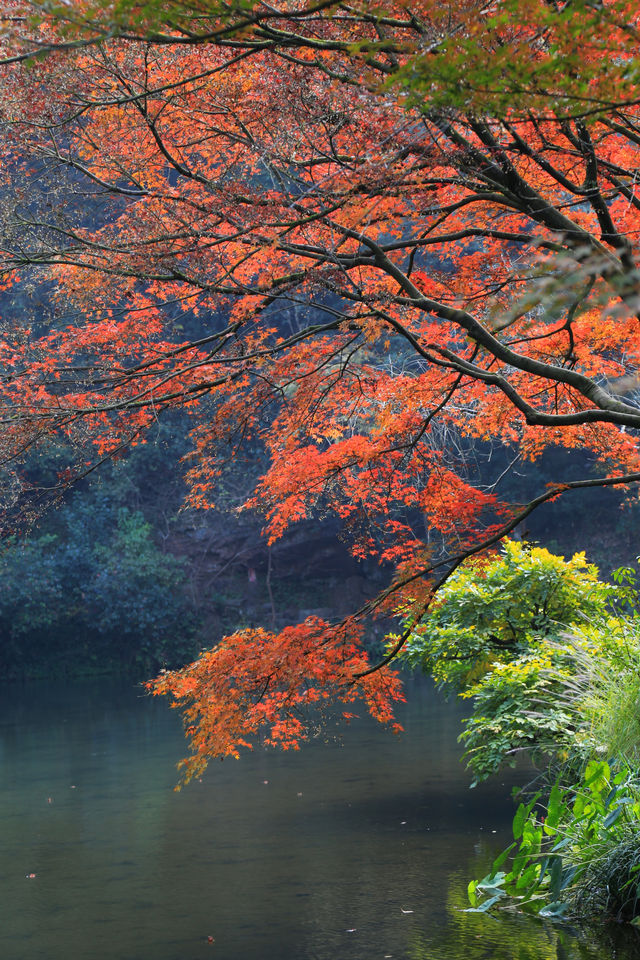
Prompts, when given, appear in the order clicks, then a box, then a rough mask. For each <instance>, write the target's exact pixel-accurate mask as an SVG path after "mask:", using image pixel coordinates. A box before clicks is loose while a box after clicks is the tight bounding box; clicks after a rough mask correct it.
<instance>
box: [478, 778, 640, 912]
mask: <svg viewBox="0 0 640 960" xmlns="http://www.w3.org/2000/svg"><path fill="white" fill-rule="evenodd" d="M539 799H540V795H539V794H536V795H535V796H534V797H533V799H531V800H530V801H529V802H528V803H527V804H524V803H522V804H520V806H519V807H518V810H517V812H516V815H515V817H514V821H513V837H514V842H513V844H512V845H511V846H510V847H508V848H507V849H506V850H505V851H503V853H502V854H500V856H499V857H498V858H497V859H496V860H495V861H494V864H493V867H492V869H491V871H490V873H489V874H487V876H485V877H483V878H482V879H481V880H477V881H476V880H473V881H471V883H470V884H469V890H468V892H469V900H470V901H471V904H472V906H473V907H474V908H475V909H478V910H481V911H483V912H484V911H486V910H489V909H490V908H491V907H493V906H505V905H507V904H509V905H511V906H517V908H518V909H520V910H523V911H525V912H528V913H534V914H537V915H538V916H541V917H555V918H558V917H563V916H565V915H569V914H571V915H573V916H583V917H592V916H594V915H601V916H604V915H606V916H610V917H612V918H613V919H615V920H616V921H618V922H622V921H627V922H631V923H634V924H635V925H640V779H639V776H638V771H637V769H636V770H631V769H630V768H629V767H628V766H627V765H626V764H619V765H618V768H617V769H613V770H612V768H611V766H610V765H609V763H608V762H607V761H606V760H596V759H593V760H590V761H589V762H588V763H587V765H586V767H585V768H584V771H583V774H582V777H581V779H580V781H579V782H578V784H577V785H575V786H570V787H568V786H566V787H561V786H560V785H559V783H558V782H556V783H555V784H554V785H553V787H552V789H551V792H550V795H549V798H548V800H547V802H546V805H545V808H544V813H542V812H541V811H540V810H538V809H536V805H537V803H538V801H539ZM512 852H513V853H514V855H513V859H512V861H511V863H510V865H509V866H508V867H507V868H506V869H505V870H502V869H501V868H502V866H503V865H504V864H505V862H506V861H507V858H508V857H509V854H511V853H512Z"/></svg>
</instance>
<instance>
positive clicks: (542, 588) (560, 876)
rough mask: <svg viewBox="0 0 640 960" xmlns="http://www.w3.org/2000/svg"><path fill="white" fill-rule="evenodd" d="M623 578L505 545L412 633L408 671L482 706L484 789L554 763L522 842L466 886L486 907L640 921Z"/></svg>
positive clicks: (459, 579)
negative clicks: (505, 769) (488, 782)
mask: <svg viewBox="0 0 640 960" xmlns="http://www.w3.org/2000/svg"><path fill="white" fill-rule="evenodd" d="M614 580H615V583H614V584H605V583H602V582H601V581H600V580H599V579H598V571H597V569H596V568H595V567H593V566H592V565H590V564H588V563H587V562H586V560H585V557H584V555H580V554H578V555H576V556H574V557H573V558H572V559H571V560H569V561H565V560H564V559H563V558H562V557H557V556H553V555H552V554H550V553H549V552H548V551H547V550H544V549H541V548H538V547H532V546H529V545H526V544H523V543H519V542H507V543H505V544H504V546H503V549H502V552H501V554H500V555H498V556H494V557H493V558H489V559H484V560H482V561H480V560H476V561H473V562H469V563H467V564H466V565H465V566H463V567H461V568H459V569H458V570H456V571H455V572H454V573H453V574H452V576H451V578H450V580H449V582H448V583H447V585H446V588H445V589H444V590H443V591H442V592H441V594H440V595H439V597H438V599H437V601H436V603H435V604H434V606H433V608H432V610H431V612H430V615H429V617H428V618H426V619H425V620H424V621H423V622H422V623H421V624H420V625H419V627H418V628H417V629H416V630H415V631H414V633H413V635H412V636H411V639H410V642H409V644H408V649H407V653H406V656H407V659H408V661H409V663H411V664H412V665H413V666H421V667H423V669H426V670H428V671H429V672H431V673H432V674H433V675H434V677H435V678H436V680H437V681H438V683H439V684H440V685H441V686H443V687H444V688H445V689H448V690H453V691H455V692H457V693H458V694H459V695H460V696H462V697H465V698H469V699H470V700H471V702H472V712H471V715H470V717H469V718H468V719H467V721H466V728H465V730H464V732H463V733H462V735H461V738H460V739H461V740H462V741H463V742H464V743H465V746H466V753H465V756H466V759H467V761H468V764H469V766H470V767H471V768H472V769H473V771H474V773H475V775H476V778H477V779H483V778H485V777H487V776H488V775H490V774H491V773H494V772H495V771H496V770H497V769H499V767H500V766H501V764H503V763H509V762H511V763H513V761H514V759H515V757H516V756H517V754H518V753H520V752H523V751H525V752H527V753H528V754H529V755H530V756H531V757H532V758H533V759H537V760H538V761H542V762H543V771H544V772H543V780H544V781H545V782H546V783H547V790H548V796H547V797H546V798H545V797H543V796H542V795H541V794H540V793H537V794H536V795H535V796H534V797H533V798H532V799H531V800H530V801H529V802H528V803H526V804H525V803H522V804H521V805H520V807H519V808H518V811H517V813H516V816H515V819H514V825H513V832H514V843H513V844H512V845H511V847H509V848H508V849H507V850H505V851H504V852H503V853H502V854H501V855H500V856H499V857H498V858H497V859H496V861H495V862H494V864H493V867H492V869H491V871H490V872H489V874H487V876H485V877H484V878H482V879H481V880H478V881H472V883H471V884H470V885H469V898H470V900H471V903H472V908H473V909H475V910H479V911H486V910H489V909H491V908H493V907H503V906H512V907H513V906H515V907H517V908H518V909H522V910H525V911H527V912H530V913H536V914H539V915H540V916H545V917H561V916H564V915H568V914H571V915H574V916H578V915H586V916H590V915H594V914H595V915H599V914H600V915H601V914H607V915H609V916H612V917H614V918H615V919H617V920H624V921H632V922H635V918H636V917H637V916H638V915H639V914H640V720H639V713H638V703H639V702H640V701H639V694H640V679H639V678H640V669H639V668H640V623H639V621H638V617H637V614H636V589H635V574H634V573H633V571H632V570H629V569H627V570H625V569H622V570H619V571H616V573H615V575H614ZM456 645H457V646H456ZM607 758H610V759H609V760H607ZM543 811H544V812H543ZM510 855H511V858H512V859H511V861H510V863H508V864H507V861H508V859H509V857H510Z"/></svg>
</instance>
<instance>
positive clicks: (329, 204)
mask: <svg viewBox="0 0 640 960" xmlns="http://www.w3.org/2000/svg"><path fill="white" fill-rule="evenodd" d="M638 17H639V13H638V10H637V9H636V5H635V4H632V3H628V2H624V3H620V2H605V3H602V4H597V5H594V4H592V3H587V2H583V0H576V2H568V3H566V4H562V3H558V2H556V0H549V2H543V0H497V2H496V3H493V4H491V5H489V6H487V5H484V4H478V3H476V2H474V0H465V2H463V3H456V4H448V3H444V2H442V0H416V2H415V3H412V2H398V3H394V2H390V0H384V2H380V3H379V4H377V5H376V6H374V7H371V6H370V5H369V4H366V3H355V4H345V3H328V2H322V0H320V2H318V3H313V2H309V3H304V2H303V3H286V2H282V3H281V2H277V3H275V4H263V3H251V2H247V3H246V4H245V3H238V2H234V3H233V4H232V5H227V4H217V3H206V2H202V3H200V2H198V0H196V2H186V3H184V4H183V3H171V4H169V5H165V4H163V5H162V7H161V6H160V5H159V4H157V3H156V2H155V0H152V2H150V3H149V4H145V5H137V4H130V3H98V4H93V3H91V2H87V3H84V2H83V3H74V4H64V5H63V4H60V5H56V4H53V5H51V6H46V7H43V6H42V5H40V4H30V3H22V2H20V0H16V2H5V3H4V4H3V20H2V22H3V25H4V28H3V33H2V47H1V50H0V55H1V56H2V58H3V65H2V68H1V73H0V138H1V140H2V151H3V155H4V158H5V163H4V165H3V170H2V182H1V200H0V202H1V205H2V218H1V220H2V227H1V234H0V269H1V271H2V278H3V284H4V290H5V292H4V293H3V303H4V304H5V312H7V316H9V314H8V311H7V305H8V304H9V302H10V299H11V298H12V297H13V298H15V299H16V300H18V301H19V302H23V300H24V301H25V302H27V303H28V302H29V300H30V298H31V302H35V300H37V296H38V291H40V296H42V297H45V298H46V300H47V301H48V302H49V303H50V304H51V307H50V309H49V311H48V314H47V317H46V319H45V318H44V316H43V314H42V311H40V309H39V308H38V307H37V306H36V307H35V308H34V309H33V310H32V311H31V313H33V315H32V316H29V312H30V311H28V310H25V315H24V317H23V318H21V319H20V320H19V321H17V320H16V319H15V317H11V319H10V320H8V321H7V322H6V323H5V324H4V325H3V327H2V330H1V335H0V364H1V376H0V409H1V414H0V416H1V419H2V432H1V435H0V446H1V451H0V452H1V454H2V460H3V463H4V464H5V474H6V475H5V483H4V489H5V494H4V501H5V503H4V508H5V513H6V514H7V522H9V521H10V519H11V516H12V515H15V512H16V511H18V512H24V511H25V510H27V509H30V508H31V506H33V505H35V504H36V503H37V501H39V500H46V499H47V497H48V495H49V493H50V491H47V490H43V489H42V486H41V485H40V486H38V485H36V484H34V483H32V482H31V481H30V476H31V475H30V473H29V469H28V461H27V466H26V467H25V465H24V461H25V457H27V458H29V457H31V458H32V457H33V456H34V451H37V449H38V445H39V444H41V443H43V442H45V443H47V442H51V439H52V438H56V437H64V440H65V443H66V444H67V448H68V449H71V450H74V451H76V453H75V455H74V456H73V457H71V458H70V461H69V466H68V470H67V472H65V473H64V474H63V475H62V476H61V477H60V478H59V482H60V483H61V484H64V483H67V482H70V481H71V480H72V479H73V477H75V476H77V475H79V474H82V473H83V472H86V471H87V470H90V469H92V468H93V466H94V463H95V461H96V459H97V460H100V459H101V458H105V457H110V456H114V455H118V454H119V453H120V452H121V451H122V450H123V449H125V448H126V447H127V446H129V445H131V444H135V443H139V442H142V441H143V440H144V435H145V431H146V430H147V429H148V428H149V426H150V425H151V424H153V423H155V421H156V419H157V418H158V417H161V416H162V415H163V413H164V412H165V411H167V410H172V409H175V408H181V409H183V410H185V411H186V412H187V413H188V414H189V416H190V417H191V418H192V424H193V426H192V429H191V432H190V439H191V446H192V452H191V454H189V455H188V457H187V471H188V473H187V476H188V480H189V483H190V494H189V499H188V502H189V504H190V505H191V506H193V507H199V508H206V507H207V506H209V505H210V504H211V503H212V502H214V501H215V487H216V482H217V480H218V479H219V477H220V476H221V474H222V472H223V471H224V468H225V463H227V462H228V461H229V460H230V459H235V460H236V461H237V460H238V458H240V457H241V456H242V450H243V448H244V445H246V444H247V443H250V444H254V445H256V444H257V445H260V446H261V447H262V448H263V449H264V451H265V455H266V457H267V459H268V464H267V467H266V469H265V472H264V474H263V476H262V477H261V479H260V480H259V482H258V484H257V486H256V489H255V491H254V494H253V496H251V497H250V498H249V500H248V501H247V507H254V508H258V509H261V510H263V511H264V513H265V531H266V535H267V537H269V538H270V539H271V540H273V539H275V538H277V537H279V536H280V535H281V534H282V532H283V531H284V530H285V529H286V528H287V527H288V526H289V525H291V524H293V523H295V522H296V521H298V520H300V519H301V518H304V517H307V516H309V515H311V514H312V513H313V512H314V511H315V512H319V513H321V514H322V513H329V512H331V513H334V514H337V515H338V516H339V517H340V518H341V520H342V522H343V524H344V528H345V530H346V533H347V536H348V537H349V540H350V543H351V545H352V550H353V552H354V554H355V555H356V556H358V557H372V558H376V559H377V560H378V561H379V562H381V563H382V564H387V565H389V566H390V567H393V569H394V571H395V572H394V574H393V576H392V579H391V582H390V585H389V588H388V589H387V590H385V591H384V592H383V593H382V594H380V595H379V596H377V597H375V598H372V600H371V603H370V604H367V605H366V606H365V607H363V608H362V609H361V610H359V611H356V612H355V613H354V615H353V617H351V618H348V619H347V620H345V621H342V622H341V623H339V624H331V623H328V622H325V621H320V620H309V621H307V622H305V623H303V624H299V625H297V626H292V627H290V628H287V629H286V630H285V631H283V632H281V633H280V634H278V635H272V634H268V633H266V632H264V631H262V630H257V631H247V632H244V633H241V634H237V635H234V636H233V637H231V638H225V639H224V640H223V641H222V642H221V643H219V644H218V645H217V646H216V647H215V648H214V649H213V651H211V652H210V653H208V654H205V655H203V656H202V657H201V658H200V659H199V660H198V661H197V662H196V663H195V664H193V665H192V666H190V667H188V668H186V669H185V671H184V672H182V673H179V674H166V675H164V676H163V678H162V679H161V680H160V681H159V682H158V685H157V686H156V688H155V689H156V690H159V691H162V692H169V693H171V694H173V696H174V697H176V698H177V699H178V700H179V701H182V700H186V701H190V702H191V703H192V708H191V714H190V721H189V722H190V724H191V727H190V729H191V732H192V734H193V738H194V747H195V756H196V760H195V761H194V763H195V768H198V769H199V768H200V766H201V765H202V763H203V762H204V761H205V760H206V757H208V756H210V755H214V754H220V755H225V754H228V753H232V754H233V753H236V752H237V749H238V746H239V745H241V744H242V743H244V742H247V735H248V734H249V733H252V732H256V731H257V730H258V729H259V728H261V727H262V726H263V725H265V724H266V726H267V728H268V730H269V733H268V737H269V738H270V739H271V740H272V741H278V742H282V743H284V744H287V745H293V744H294V743H297V741H298V739H299V737H300V736H301V735H302V734H303V727H302V725H301V722H300V719H299V711H300V710H301V709H302V707H303V706H304V705H305V704H306V703H313V702H318V701H324V700H325V699H326V698H328V697H331V698H337V699H338V700H342V701H344V702H345V703H346V704H350V703H351V702H352V701H353V700H354V698H355V697H357V696H362V697H364V699H365V700H367V702H368V704H369V708H370V709H371V711H372V712H373V713H374V715H376V716H378V717H380V718H381V719H388V718H390V716H391V706H392V703H393V700H394V699H396V698H397V697H399V696H401V693H400V688H399V685H398V681H397V679H396V677H395V675H394V674H393V673H392V671H391V670H390V668H389V666H388V665H389V663H390V662H391V661H392V660H393V658H394V656H395V655H396V654H397V653H398V652H399V650H400V649H401V647H402V645H403V644H404V643H405V641H406V639H407V637H408V636H409V633H410V632H411V629H412V628H413V627H414V626H415V624H416V623H417V622H419V621H420V619H421V617H423V616H424V614H425V612H426V611H427V609H428V607H429V604H430V602H431V599H432V597H433V595H434V592H435V590H436V589H437V588H438V586H439V585H440V584H441V583H442V582H443V581H444V580H446V578H447V577H448V576H449V575H450V573H451V572H452V570H454V569H455V568H456V566H457V565H458V564H459V563H461V562H462V561H463V560H464V559H465V558H466V557H468V556H470V555H472V554H474V553H476V552H480V551H483V550H486V549H489V548H490V547H492V546H493V545H494V544H496V543H497V542H498V541H499V540H500V539H501V538H502V537H503V536H504V535H505V534H507V533H509V532H510V531H512V530H513V529H514V528H515V527H516V526H517V524H518V523H519V522H521V520H522V519H523V518H524V517H526V516H527V515H528V513H530V512H531V511H532V510H533V509H535V508H536V507H537V506H539V505H540V504H541V503H544V502H545V501H547V500H550V499H552V498H554V497H556V496H558V495H560V494H562V493H564V492H566V491H569V490H575V489H580V488H581V487H585V486H603V487H604V486H612V485H618V484H630V483H635V482H637V481H638V480H640V463H639V459H638V449H637V440H636V430H637V428H638V426H640V408H639V406H638V402H637V388H638V385H639V383H640V381H639V380H638V361H639V356H638V354H639V351H640V338H639V336H638V307H639V300H638V264H637V259H638V249H637V245H638V240H637V238H638V229H639V226H640V197H638V196H637V195H636V193H637V191H636V181H637V177H638V172H639V169H640V167H639V158H640V153H639V149H638V147H639V144H640V125H639V124H640V113H639V109H638V93H639V91H640V87H639V85H638V69H639V61H638V58H637V54H636V50H637V41H638ZM194 318H197V329H198V334H197V335H194V336H190V335H189V331H193V330H194V329H195V327H194ZM492 444H503V445H509V447H510V448H511V449H513V450H514V458H516V457H518V458H521V459H535V458H536V457H538V456H539V455H540V454H541V452H543V451H544V450H545V449H546V448H548V447H551V446H553V447H564V448H567V449H580V450H582V451H587V452H588V453H589V456H590V457H591V458H592V460H593V463H594V464H595V465H596V466H597V471H596V474H590V475H589V476H587V477H585V478H584V479H583V480H577V481H576V480H571V481H566V480H565V479H564V478H563V477H562V476H558V478H557V483H554V484H552V485H551V486H550V487H547V488H545V489H543V490H541V491H540V493H539V495H538V496H537V497H536V498H535V499H533V500H532V501H531V502H530V503H528V504H512V503H509V502H506V501H505V500H504V499H502V497H501V494H500V480H501V476H500V475H496V476H494V477H493V479H492V481H491V482H489V483H487V482H486V472H484V471H483V480H482V482H481V481H480V479H479V474H478V471H477V470H476V469H475V468H474V463H475V460H476V458H477V457H480V456H486V457H489V456H490V452H491V446H492ZM90 451H93V453H91V452H90ZM398 607H402V609H403V611H405V613H406V614H407V615H408V622H409V626H408V628H407V631H406V632H405V633H404V634H402V635H401V636H400V637H399V638H398V640H397V641H396V642H395V644H394V645H393V646H392V647H391V648H390V650H389V652H388V654H387V656H386V657H385V658H384V659H383V661H382V662H380V663H372V664H371V663H369V661H368V659H367V657H366V655H365V654H364V653H363V652H362V647H361V641H362V633H363V629H364V623H365V620H366V617H367V616H369V615H371V613H372V612H374V611H376V610H377V611H381V612H383V613H387V614H388V613H389V612H390V611H393V610H395V609H397V608H398Z"/></svg>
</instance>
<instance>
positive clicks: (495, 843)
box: [0, 681, 640, 960]
mask: <svg viewBox="0 0 640 960" xmlns="http://www.w3.org/2000/svg"><path fill="white" fill-rule="evenodd" d="M408 693H409V703H408V704H407V707H406V710H405V711H404V716H403V717H402V719H403V722H404V725H405V729H406V732H405V734H404V735H403V736H402V737H401V738H399V739H397V738H395V737H393V736H392V735H391V734H389V733H388V732H387V731H386V730H384V729H383V728H380V727H378V726H376V725H374V724H372V723H368V722H365V721H362V722H355V723H354V724H353V725H352V726H351V728H349V729H348V730H346V732H345V735H344V739H343V741H342V743H341V742H338V741H330V742H324V741H320V740H318V741H315V742H313V743H311V744H309V745H308V746H307V747H306V748H304V749H303V750H302V751H301V752H300V753H297V754H295V755H287V754H278V753H274V752H268V753H267V752H263V751H256V752H255V753H253V754H248V755H245V756H243V758H242V759H241V760H240V761H225V762H224V763H217V764H214V765H212V767H211V768H210V770H209V771H208V772H207V774H206V775H205V777H204V778H203V781H202V782H195V783H193V784H191V785H190V786H189V787H187V788H186V789H185V790H183V791H182V792H180V793H175V792H174V791H173V789H172V788H173V786H174V784H175V782H176V772H175V767H174V763H175V761H176V760H177V759H179V757H180V756H181V755H182V753H183V752H184V744H183V740H182V734H181V729H180V723H179V718H178V717H177V715H176V714H175V713H174V712H172V711H169V710H168V709H167V707H166V705H165V704H164V703H162V702H157V701H154V700H151V699H149V698H147V697H142V696H140V692H139V690H137V689H136V688H133V687H131V686H130V685H126V684H120V683H113V682H106V681H102V682H100V683H92V684H75V685H67V686H65V685H59V684H58V685H55V686H54V685H46V684H30V685H25V686H10V687H5V688H4V689H3V691H2V707H1V708H0V733H1V741H0V742H1V746H0V768H1V779H0V830H1V838H2V839H1V843H0V921H1V922H0V957H1V958H2V960H85V958H89V960H220V958H224V960H377V958H380V960H383V958H394V960H397V958H407V960H423V958H424V960H427V958H428V960H445V958H446V960H484V958H492V960H502V958H505V960H507V958H508V960H512V958H513V960H516V958H518V960H529V958H530V960H547V958H549V960H577V958H583V957H588V958H597V960H605V958H606V960H609V958H610V957H611V956H613V955H614V954H615V956H617V957H620V958H625V960H626V958H629V960H630V958H632V957H637V956H638V955H639V954H640V940H638V939H636V938H635V936H634V935H633V933H631V934H629V933H628V932H623V931H618V930H613V931H608V930H603V931H602V932H600V931H598V932H596V933H588V934H586V933H583V934H582V935H581V936H575V935H574V934H573V933H572V932H571V931H567V930H565V929H563V928H558V927H553V926H551V925H546V926H545V925H543V924H541V923H538V922H535V921H527V920H521V919H519V918H505V919H500V920H495V919H493V918H491V917H484V916H477V915H471V914H467V913H463V912H461V910H460V909H459V908H460V907H464V906H465V905H466V904H465V902H464V901H465V895H464V891H465V888H466V883H467V881H468V879H469V877H470V876H471V875H472V874H473V873H474V871H475V870H476V869H477V868H478V865H479V864H483V863H485V862H486V861H487V860H488V859H489V858H490V857H491V855H492V852H493V851H495V850H496V849H498V848H500V847H502V846H503V845H504V844H505V843H506V841H507V839H508V827H509V823H510V819H511V816H512V805H511V801H510V799H509V793H510V786H511V783H512V782H513V780H512V779H508V778H506V779H502V780H500V781H497V782H496V783H495V784H492V785H485V786H484V787H482V788H478V789H477V790H473V791H469V789H468V776H467V774H466V772H465V771H464V769H463V768H462V767H461V765H460V764H459V763H458V760H457V757H458V754H459V748H458V746H457V744H456V736H457V734H458V732H459V721H460V711H459V708H458V706H457V705H456V704H450V703H449V704H446V703H443V701H442V700H441V699H440V698H439V697H438V696H437V695H436V694H435V693H434V692H433V691H432V689H431V688H430V686H429V685H428V684H426V683H423V682H418V681H415V682H414V681H412V682H411V683H410V685H409V691H408ZM31 874H35V876H31ZM614 934H615V936H613V935H614ZM209 937H213V938H214V939H213V942H212V943H210V942H209V941H208V938H209Z"/></svg>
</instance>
